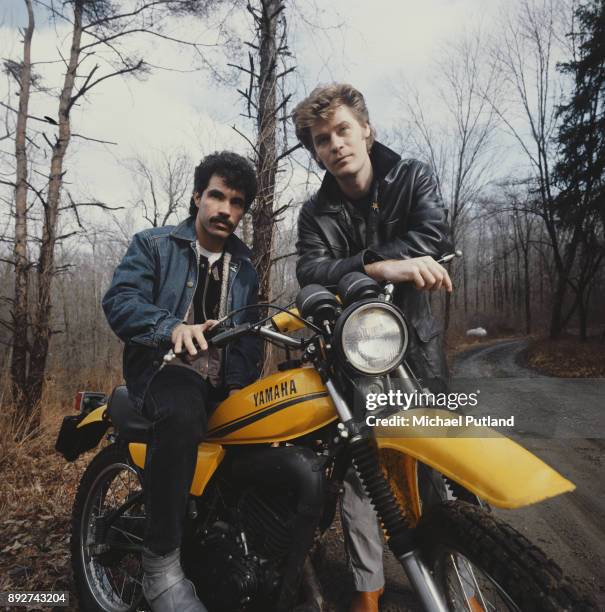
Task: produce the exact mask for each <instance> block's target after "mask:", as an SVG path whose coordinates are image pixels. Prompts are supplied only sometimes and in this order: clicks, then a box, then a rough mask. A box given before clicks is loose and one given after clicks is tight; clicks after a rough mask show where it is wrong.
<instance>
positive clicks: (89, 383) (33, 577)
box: [0, 372, 119, 610]
mask: <svg viewBox="0 0 605 612" xmlns="http://www.w3.org/2000/svg"><path fill="white" fill-rule="evenodd" d="M69 378H70V377H69V376H66V375H64V374H63V373H61V375H60V376H57V378H56V379H55V380H54V381H53V380H51V382H50V384H49V385H48V386H47V389H46V391H45V398H44V401H43V402H42V406H43V409H42V414H41V419H40V421H41V425H40V427H39V429H38V430H37V431H36V432H34V433H33V434H29V435H26V436H24V435H23V432H24V431H27V429H26V426H27V424H26V423H25V422H24V421H23V419H21V418H19V417H18V416H17V413H16V411H15V409H14V407H12V406H10V405H7V404H6V403H4V404H3V405H2V406H1V407H0V408H1V409H0V474H1V477H2V481H1V482H2V486H1V487H0V516H1V517H2V521H1V522H0V592H4V591H11V590H12V591H14V590H38V591H41V590H44V591H51V590H53V591H69V593H70V599H71V605H70V608H69V610H77V609H78V608H77V604H76V602H75V590H74V587H73V584H72V573H71V564H70V552H69V538H70V519H71V509H72V504H73V501H74V497H75V492H76V488H77V485H78V482H79V480H80V478H81V476H82V473H83V472H84V470H85V469H86V466H87V465H88V463H89V462H90V460H91V458H92V456H94V454H95V453H96V452H98V449H95V450H93V451H91V452H90V453H86V454H85V455H83V456H82V457H80V458H79V459H78V460H77V461H75V462H73V463H67V462H66V461H65V460H64V459H63V457H62V456H61V455H59V454H58V453H57V452H56V451H55V449H54V445H55V440H56V437H57V433H58V431H59V427H60V424H61V421H62V419H63V416H65V415H66V414H73V412H72V397H73V395H74V394H75V392H76V391H77V390H80V389H82V388H83V387H86V388H89V389H91V388H96V389H101V390H106V391H110V390H111V388H112V385H113V384H116V383H117V382H118V381H119V374H117V373H110V375H107V373H103V372H99V373H98V374H93V373H92V372H88V373H85V375H84V376H82V377H78V380H75V379H73V380H72V385H73V389H72V390H69V392H67V390H66V389H67V388H68V387H67V384H68V383H67V381H68V379H69ZM101 379H104V380H103V381H102V380H101ZM64 380H65V383H64V385H65V386H64V385H63V384H59V382H61V383H63V381H64ZM107 383H109V384H107ZM60 397H63V399H62V400H60V399H59V398H60ZM62 609H65V608H62Z"/></svg>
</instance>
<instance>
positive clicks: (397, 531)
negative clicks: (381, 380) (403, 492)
mask: <svg viewBox="0 0 605 612" xmlns="http://www.w3.org/2000/svg"><path fill="white" fill-rule="evenodd" d="M326 388H327V390H328V393H329V394H330V397H331V398H332V401H333V402H334V406H335V407H336V410H337V412H338V415H339V416H340V420H341V424H340V425H339V428H340V430H341V434H340V435H341V436H342V437H343V438H349V439H350V449H351V456H352V459H353V464H354V465H355V469H356V470H357V473H358V474H359V478H360V479H361V482H362V483H363V485H364V488H365V490H366V493H367V494H368V497H369V498H370V501H371V502H372V505H373V506H374V509H375V510H376V514H377V515H378V518H379V520H380V522H381V524H382V528H383V530H384V533H385V535H386V537H387V541H388V544H389V548H390V549H391V551H392V552H393V554H394V555H395V557H396V558H397V559H398V561H399V562H400V563H401V565H402V566H403V568H404V570H405V572H406V574H407V576H408V579H409V581H410V583H411V584H412V587H413V588H414V589H415V591H416V593H417V595H418V597H419V598H420V600H421V602H422V606H423V608H424V609H425V610H426V612H447V607H446V605H445V603H444V601H443V598H442V596H441V594H440V592H439V589H438V588H437V585H436V584H435V581H434V579H433V576H432V575H431V573H430V571H429V569H428V568H427V566H426V565H425V563H424V561H423V560H422V558H421V556H420V553H419V551H418V549H417V546H416V542H415V541H414V531H413V529H411V528H410V526H409V525H408V522H407V521H406V519H405V516H404V514H403V512H402V510H401V508H400V507H399V504H398V503H397V501H396V500H395V497H394V495H393V492H392V491H391V488H390V486H389V483H388V482H387V479H386V478H385V476H384V474H383V472H382V470H381V469H380V465H379V457H378V447H377V446H376V441H375V439H374V438H373V436H372V435H371V434H370V433H369V431H368V430H367V428H364V427H363V426H362V425H360V424H359V423H356V422H355V421H354V420H353V415H352V413H351V411H350V409H349V407H348V405H347V403H346V401H345V399H344V398H343V397H342V395H341V394H340V392H339V391H338V389H337V387H336V385H334V383H333V382H332V381H331V380H329V379H328V380H327V381H326Z"/></svg>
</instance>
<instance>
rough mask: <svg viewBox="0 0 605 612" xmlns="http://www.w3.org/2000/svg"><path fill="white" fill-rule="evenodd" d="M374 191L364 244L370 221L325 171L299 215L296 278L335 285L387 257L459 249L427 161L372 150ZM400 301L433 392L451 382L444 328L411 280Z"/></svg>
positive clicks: (416, 360) (422, 374)
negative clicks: (371, 230)
mask: <svg viewBox="0 0 605 612" xmlns="http://www.w3.org/2000/svg"><path fill="white" fill-rule="evenodd" d="M370 160H371V162H372V168H373V170H374V185H373V190H374V194H373V195H375V196H376V201H377V202H378V204H379V209H378V212H375V211H373V210H370V212H369V215H372V214H378V223H377V227H376V232H375V237H374V239H373V241H372V244H371V245H370V246H369V247H368V245H367V244H366V222H368V223H369V221H367V219H363V218H362V217H361V216H360V215H359V214H358V213H357V212H356V210H355V209H354V207H353V206H352V205H351V204H350V203H349V202H347V200H346V198H345V196H344V195H343V194H342V192H341V191H340V189H339V188H338V185H337V183H336V180H335V179H334V177H333V176H332V175H331V174H330V173H328V172H326V174H325V176H324V179H323V182H322V185H321V187H320V188H319V190H318V191H317V193H316V194H315V195H314V196H312V197H311V198H310V199H309V200H308V201H307V202H305V204H304V205H303V207H302V209H301V212H300V216H299V218H298V242H297V243H296V248H297V252H298V261H297V264H296V276H297V278H298V282H299V284H300V285H301V287H303V286H305V285H309V284H311V283H319V284H320V285H324V286H328V287H335V286H336V285H337V284H338V281H339V280H340V278H342V276H344V275H345V274H347V273H348V272H353V271H359V272H363V271H364V265H365V264H368V263H372V262H374V261H379V260H382V259H409V258H412V257H421V256H423V255H432V256H433V257H434V258H435V259H438V258H439V257H442V256H443V255H445V254H448V253H451V252H452V251H453V248H454V247H453V244H452V241H451V238H450V230H449V226H448V223H447V211H446V210H445V208H444V206H443V202H442V201H441V199H440V197H439V195H438V190H437V182H436V180H435V178H434V176H433V173H432V172H431V169H430V167H429V166H427V165H426V164H424V163H422V162H420V161H418V160H414V159H401V157H400V156H399V155H397V154H396V153H395V152H393V151H391V150H390V149H388V148H387V147H385V146H384V145H382V144H380V143H379V142H375V143H374V145H373V146H372V150H371V152H370ZM394 301H395V303H396V304H397V305H398V306H399V307H400V308H401V309H402V310H403V312H404V314H405V316H406V318H407V321H408V323H410V328H411V329H410V344H409V349H408V354H407V361H408V363H409V364H410V365H411V367H412V368H413V369H414V371H415V374H416V376H418V377H419V378H421V379H422V381H423V383H424V384H425V385H426V386H428V387H429V388H430V389H431V390H433V391H434V392H437V391H440V390H444V389H445V388H446V386H447V378H448V372H447V365H446V360H445V355H444V352H443V343H442V338H441V327H440V325H439V324H438V322H437V320H436V319H435V317H433V315H432V313H431V308H430V305H429V301H428V293H427V292H426V291H419V290H417V289H416V288H415V287H414V286H413V285H412V284H411V283H402V284H400V285H398V286H397V287H396V290H395V298H394Z"/></svg>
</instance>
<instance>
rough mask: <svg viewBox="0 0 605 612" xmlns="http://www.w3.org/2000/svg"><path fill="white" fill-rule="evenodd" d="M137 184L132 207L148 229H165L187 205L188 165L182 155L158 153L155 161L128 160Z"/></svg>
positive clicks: (189, 185)
mask: <svg viewBox="0 0 605 612" xmlns="http://www.w3.org/2000/svg"><path fill="white" fill-rule="evenodd" d="M127 163H128V166H129V168H130V170H131V172H132V174H133V177H134V182H135V183H136V184H137V187H138V193H137V197H136V206H137V208H139V209H140V210H141V211H142V213H143V218H144V219H145V220H146V221H147V222H148V223H149V224H150V225H151V227H161V226H164V225H166V224H167V223H168V222H169V221H170V220H171V218H173V217H177V216H178V213H179V211H181V210H185V211H186V207H187V206H188V205H189V197H188V196H189V195H190V194H191V187H192V186H191V177H192V175H193V171H192V164H191V161H190V159H189V158H188V156H187V155H186V154H185V153H184V152H183V151H171V152H162V153H161V154H160V156H159V160H158V161H155V162H154V161H149V160H146V159H144V158H143V157H142V156H138V157H136V158H134V159H132V160H129V162H127Z"/></svg>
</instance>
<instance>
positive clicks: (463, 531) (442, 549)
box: [418, 501, 597, 612]
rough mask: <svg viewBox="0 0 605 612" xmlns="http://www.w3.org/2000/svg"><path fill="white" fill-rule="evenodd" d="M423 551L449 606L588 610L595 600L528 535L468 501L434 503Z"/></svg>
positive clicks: (476, 611)
mask: <svg viewBox="0 0 605 612" xmlns="http://www.w3.org/2000/svg"><path fill="white" fill-rule="evenodd" d="M418 535H419V541H420V542H421V551H422V554H423V557H424V559H425V561H426V562H427V564H428V565H429V567H430V569H431V571H432V573H433V576H434V579H435V581H436V583H437V586H438V587H440V589H441V592H442V593H443V596H444V598H445V600H446V603H447V606H448V609H449V610H452V611H456V612H459V611H460V612H463V611H464V612H480V611H489V612H492V611H498V612H501V611H504V610H511V611H515V612H550V611H552V612H555V611H556V612H561V611H563V610H568V611H570V612H588V611H595V610H596V609H597V608H596V606H595V605H594V604H593V603H592V602H591V601H590V599H588V597H586V596H585V595H582V594H580V593H579V592H578V591H577V590H576V589H575V587H574V586H573V585H572V584H571V583H570V582H569V580H567V579H566V578H565V577H564V576H563V573H562V571H561V569H560V568H559V567H558V566H557V565H556V564H555V563H554V562H553V561H551V560H550V559H548V557H546V555H545V554H544V553H543V552H542V551H541V550H540V549H539V548H537V547H536V546H534V545H533V544H532V543H531V542H530V541H529V540H528V539H527V538H526V537H525V536H523V535H521V534H520V533H519V532H518V531H516V530H515V529H513V528H512V527H510V526H509V525H507V524H506V523H504V522H503V521H501V520H499V519H497V518H495V517H494V516H493V515H491V514H487V513H486V512H484V511H483V510H481V509H480V508H477V507H475V506H471V505H470V504H467V503H464V502H459V501H456V502H445V503H442V504H439V505H437V506H435V507H433V508H431V509H430V510H429V511H428V513H427V514H426V516H423V518H422V519H421V521H420V523H419V525H418Z"/></svg>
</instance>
